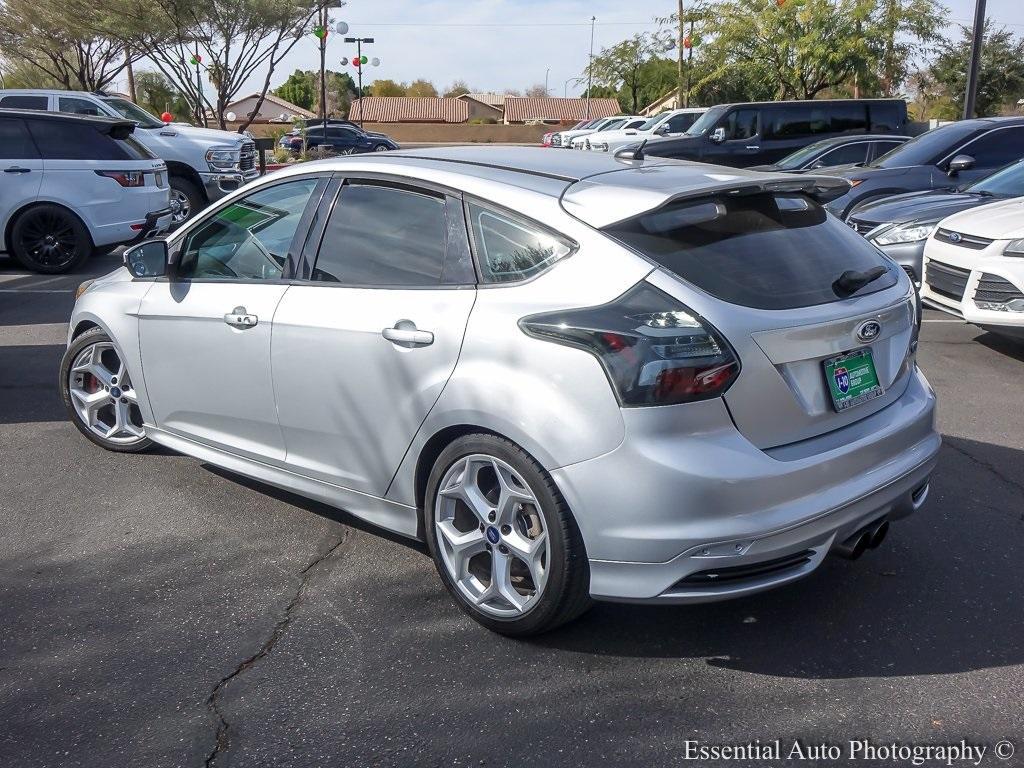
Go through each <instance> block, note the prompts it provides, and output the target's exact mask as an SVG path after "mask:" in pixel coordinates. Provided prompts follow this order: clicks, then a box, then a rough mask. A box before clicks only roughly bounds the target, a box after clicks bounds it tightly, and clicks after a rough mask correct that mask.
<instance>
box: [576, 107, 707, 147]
mask: <svg viewBox="0 0 1024 768" xmlns="http://www.w3.org/2000/svg"><path fill="white" fill-rule="evenodd" d="M705 112H707V109H705V108H703V107H686V108H683V109H674V110H672V111H671V112H662V113H661V114H660V115H656V116H654V117H652V118H649V119H648V120H647V121H646V122H644V123H643V124H642V125H639V126H637V127H636V128H619V129H616V130H614V131H602V132H601V135H600V136H594V137H592V140H591V137H588V141H587V142H586V148H587V149H589V150H593V151H595V152H614V151H615V150H616V149H619V148H620V147H624V146H626V145H627V144H632V143H634V142H636V141H639V140H641V139H646V138H653V137H655V136H660V137H667V136H682V135H683V134H684V133H686V131H687V130H688V129H689V128H690V126H691V125H693V124H694V123H695V122H696V121H697V118H699V117H700V116H701V115H703V114H704V113H705Z"/></svg>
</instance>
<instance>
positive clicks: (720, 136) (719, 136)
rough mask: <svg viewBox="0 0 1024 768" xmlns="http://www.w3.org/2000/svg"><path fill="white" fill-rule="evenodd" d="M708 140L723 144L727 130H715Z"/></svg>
mask: <svg viewBox="0 0 1024 768" xmlns="http://www.w3.org/2000/svg"><path fill="white" fill-rule="evenodd" d="M708 138H709V139H711V140H712V141H713V142H715V144H721V143H722V142H723V141H725V128H715V130H713V131H712V132H711V135H710V136H708Z"/></svg>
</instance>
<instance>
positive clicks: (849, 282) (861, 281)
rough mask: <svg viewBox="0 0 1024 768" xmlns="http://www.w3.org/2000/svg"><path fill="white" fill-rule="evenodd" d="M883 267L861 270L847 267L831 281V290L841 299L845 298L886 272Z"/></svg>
mask: <svg viewBox="0 0 1024 768" xmlns="http://www.w3.org/2000/svg"><path fill="white" fill-rule="evenodd" d="M888 271H889V270H887V269H886V268H885V267H881V266H879V267H872V268H871V269H866V270H864V271H863V272H858V271H857V270H855V269H848V270H846V271H845V272H843V274H841V275H840V276H839V277H837V278H836V281H835V282H834V283H832V291H833V292H834V293H835V295H836V296H838V297H839V298H841V299H845V298H847V297H848V296H853V294H855V293H856V292H857V291H859V290H860V289H861V288H863V287H864V286H865V285H867V284H868V283H873V282H874V281H875V280H877V279H878V278H880V277H881V276H882V275H884V274H885V273H886V272H888Z"/></svg>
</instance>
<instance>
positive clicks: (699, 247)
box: [606, 193, 897, 309]
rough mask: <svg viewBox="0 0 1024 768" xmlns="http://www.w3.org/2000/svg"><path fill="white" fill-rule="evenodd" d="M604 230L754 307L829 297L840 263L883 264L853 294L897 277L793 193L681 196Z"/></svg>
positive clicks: (858, 267)
mask: <svg viewBox="0 0 1024 768" xmlns="http://www.w3.org/2000/svg"><path fill="white" fill-rule="evenodd" d="M606 231H607V232H608V234H610V235H611V236H612V237H615V238H617V239H618V240H620V241H622V242H623V243H625V244H626V245H629V246H631V247H632V248H634V249H635V250H637V251H639V252H640V253H642V254H644V255H645V256H647V257H648V258H649V259H651V260H652V261H654V262H656V263H657V264H660V265H661V266H662V267H664V268H665V269H667V270H668V271H670V272H672V273H674V274H676V275H678V276H679V277H681V278H683V279H684V280H686V281H687V282H689V283H692V284H693V285H695V286H697V287H698V288H701V289H702V290H704V291H707V292H708V293H709V294H711V295H712V296H715V297H717V298H719V299H722V300H723V301H727V302H730V303H732V304H740V305H743V306H747V307H755V308H757V309H793V308H796V307H809V306H813V305H815V304H826V303H828V302H832V301H836V300H837V299H838V296H837V294H836V292H835V291H834V290H833V288H832V284H833V283H834V282H835V281H836V279H837V278H839V276H840V275H842V274H843V273H844V272H846V271H847V270H855V271H857V272H863V271H865V270H868V269H871V268H873V267H878V266H884V267H885V268H886V270H887V271H886V274H884V275H882V276H881V277H880V278H878V279H877V280H875V281H873V282H871V283H868V284H867V285H866V286H864V287H863V288H861V289H860V290H859V291H857V292H856V293H855V294H854V295H855V296H858V295H865V294H869V293H874V292H876V291H880V290H883V289H885V288H890V287H892V286H893V285H895V284H896V280H897V276H896V268H895V267H893V266H892V265H891V264H890V263H889V261H888V260H887V259H885V258H884V257H883V256H882V255H881V254H880V253H879V252H878V251H877V250H876V249H875V248H874V247H873V246H872V245H870V244H869V243H868V242H867V241H866V240H865V239H864V238H863V237H861V236H860V235H858V234H857V233H856V232H854V231H853V230H852V229H850V228H849V227H848V226H846V225H845V224H843V223H842V222H840V221H839V220H838V219H836V218H834V217H831V216H828V215H827V214H826V213H825V210H824V209H823V208H822V207H821V206H819V205H818V204H817V203H815V202H813V201H811V200H809V199H808V198H806V197H803V196H801V195H772V194H764V193H758V194H749V195H743V196H732V195H730V196H721V197H719V196H715V197H707V198H702V199H699V200H686V201H683V202H680V203H677V204H674V205H669V206H666V207H664V208H661V209H659V210H656V211H652V212H650V213H646V214H643V215H641V216H638V217H636V218H634V219H630V220H628V221H626V222H623V223H621V224H616V225H614V226H612V227H609V228H608V229H607V230H606Z"/></svg>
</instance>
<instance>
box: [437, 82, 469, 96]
mask: <svg viewBox="0 0 1024 768" xmlns="http://www.w3.org/2000/svg"><path fill="white" fill-rule="evenodd" d="M472 92H473V91H472V89H471V88H470V87H469V86H468V85H467V84H466V81H465V80H456V81H455V82H454V83H452V84H451V85H449V86H448V88H447V89H446V90H445V92H444V95H445V96H446V97H448V98H452V97H455V96H463V95H465V94H467V93H472Z"/></svg>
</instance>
